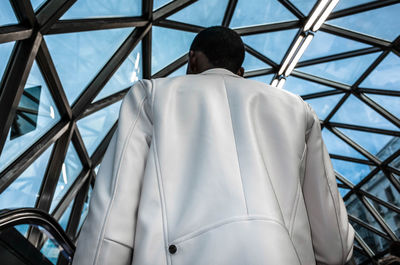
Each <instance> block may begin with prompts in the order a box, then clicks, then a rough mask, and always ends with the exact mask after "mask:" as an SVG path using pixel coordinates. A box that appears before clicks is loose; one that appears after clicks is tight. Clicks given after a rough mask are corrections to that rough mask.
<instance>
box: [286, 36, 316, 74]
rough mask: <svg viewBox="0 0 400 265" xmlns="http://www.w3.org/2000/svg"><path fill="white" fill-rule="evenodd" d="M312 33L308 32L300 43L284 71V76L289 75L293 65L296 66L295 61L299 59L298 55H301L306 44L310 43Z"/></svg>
mask: <svg viewBox="0 0 400 265" xmlns="http://www.w3.org/2000/svg"><path fill="white" fill-rule="evenodd" d="M313 37H314V35H313V34H308V35H307V37H306V39H305V40H304V42H303V43H302V44H301V46H300V48H299V51H298V52H297V54H296V56H295V57H294V58H293V60H292V61H291V62H290V65H289V67H288V68H287V69H286V71H285V76H288V75H290V73H291V72H292V71H293V69H294V67H295V66H296V64H297V62H298V61H299V60H300V57H301V56H302V55H303V53H304V51H305V50H306V49H307V47H308V45H309V44H310V42H311V40H312V39H313Z"/></svg>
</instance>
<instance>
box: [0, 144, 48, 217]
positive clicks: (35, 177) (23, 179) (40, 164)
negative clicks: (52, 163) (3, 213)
mask: <svg viewBox="0 0 400 265" xmlns="http://www.w3.org/2000/svg"><path fill="white" fill-rule="evenodd" d="M52 149H53V145H51V146H50V147H48V148H47V149H46V151H44V152H43V154H41V155H40V156H39V157H38V158H37V159H36V160H35V161H34V162H33V163H32V164H31V165H30V166H29V167H28V168H27V169H25V171H24V172H23V173H22V174H21V175H20V176H19V177H18V178H17V179H16V180H14V182H13V183H11V184H10V185H9V186H8V187H7V188H6V189H5V190H4V191H3V192H2V193H1V196H0V210H2V209H6V208H21V207H35V204H36V200H37V198H38V197H39V191H40V187H41V185H42V179H43V176H44V173H45V172H46V168H47V162H48V161H49V158H50V154H51V150H52Z"/></svg>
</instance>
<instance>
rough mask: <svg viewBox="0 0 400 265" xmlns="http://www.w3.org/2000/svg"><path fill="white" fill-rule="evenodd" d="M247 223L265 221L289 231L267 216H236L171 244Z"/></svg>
mask: <svg viewBox="0 0 400 265" xmlns="http://www.w3.org/2000/svg"><path fill="white" fill-rule="evenodd" d="M247 221H265V222H271V223H276V224H278V225H280V226H281V227H282V228H283V229H284V230H285V231H287V229H286V227H285V225H284V224H283V223H282V222H280V221H279V220H276V219H274V218H269V217H266V216H260V215H246V216H235V217H231V218H228V219H225V220H222V221H220V222H217V223H214V224H211V225H208V226H206V227H204V228H200V229H198V230H195V231H193V232H190V233H188V234H186V235H183V236H181V237H179V238H177V239H175V240H173V241H172V242H171V243H172V244H176V245H178V244H181V243H183V242H187V241H190V240H191V239H194V238H196V237H198V236H201V235H203V234H205V233H208V232H210V231H212V230H215V229H217V228H219V227H222V226H225V225H229V224H233V223H239V222H247Z"/></svg>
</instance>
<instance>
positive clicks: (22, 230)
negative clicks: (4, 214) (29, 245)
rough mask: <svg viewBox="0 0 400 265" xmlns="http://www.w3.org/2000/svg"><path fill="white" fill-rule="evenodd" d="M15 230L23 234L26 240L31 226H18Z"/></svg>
mask: <svg viewBox="0 0 400 265" xmlns="http://www.w3.org/2000/svg"><path fill="white" fill-rule="evenodd" d="M14 228H15V229H16V230H17V231H18V232H20V233H21V235H23V236H24V237H25V238H27V236H28V229H29V225H16V226H14Z"/></svg>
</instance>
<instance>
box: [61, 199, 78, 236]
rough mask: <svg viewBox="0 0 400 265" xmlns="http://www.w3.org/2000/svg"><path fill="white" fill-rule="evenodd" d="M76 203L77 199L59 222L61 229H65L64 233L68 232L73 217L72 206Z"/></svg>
mask: <svg viewBox="0 0 400 265" xmlns="http://www.w3.org/2000/svg"><path fill="white" fill-rule="evenodd" d="M74 201H75V199H73V200H72V201H71V202H70V204H69V205H68V207H67V209H66V210H65V212H64V213H63V215H62V216H61V218H60V220H59V221H58V223H59V224H60V225H61V227H62V228H63V229H64V231H65V230H67V225H68V220H69V216H70V215H71V211H72V206H73V205H74Z"/></svg>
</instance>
